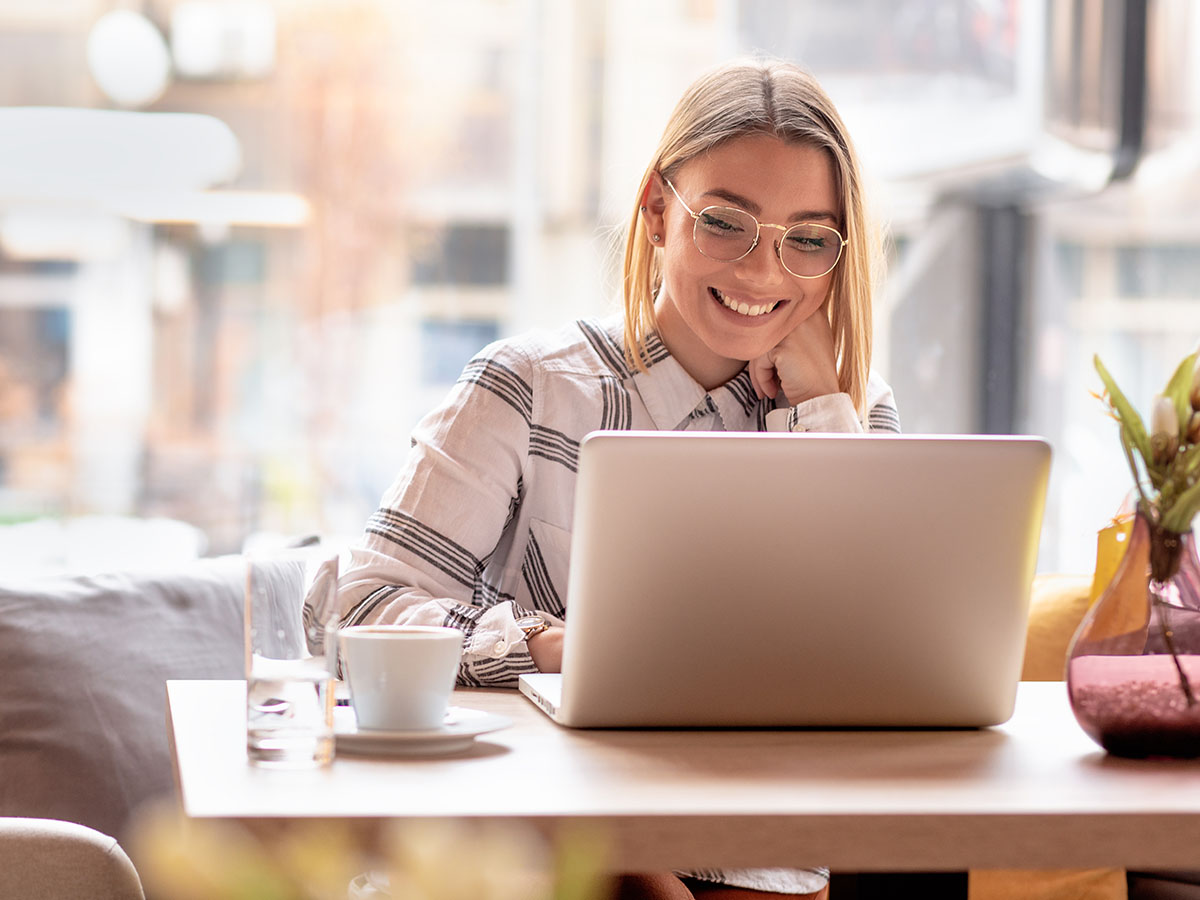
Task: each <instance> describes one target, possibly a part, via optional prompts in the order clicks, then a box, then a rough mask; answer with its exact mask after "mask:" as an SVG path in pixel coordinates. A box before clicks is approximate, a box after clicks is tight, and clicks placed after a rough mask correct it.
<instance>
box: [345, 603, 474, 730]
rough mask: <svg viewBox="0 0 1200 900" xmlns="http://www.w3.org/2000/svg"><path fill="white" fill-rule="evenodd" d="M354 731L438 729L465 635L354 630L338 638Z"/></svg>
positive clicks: (416, 629)
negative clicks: (356, 722) (348, 690)
mask: <svg viewBox="0 0 1200 900" xmlns="http://www.w3.org/2000/svg"><path fill="white" fill-rule="evenodd" d="M338 640H339V644H340V648H341V653H342V667H343V670H344V672H345V675H346V680H347V682H348V683H349V685H350V702H351V703H352V704H353V706H354V714H355V716H356V717H357V719H358V727H359V728H360V729H363V730H367V731H416V730H428V729H431V728H437V727H438V726H440V725H441V724H442V721H443V719H445V717H446V710H447V708H448V707H449V705H450V693H451V691H453V690H454V679H455V677H456V676H457V674H458V664H459V660H460V659H461V657H462V643H463V634H462V632H461V631H459V630H458V629H457V628H441V627H438V626H434V625H352V626H350V627H349V628H343V629H341V630H340V631H339V632H338Z"/></svg>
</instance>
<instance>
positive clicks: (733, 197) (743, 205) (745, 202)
mask: <svg viewBox="0 0 1200 900" xmlns="http://www.w3.org/2000/svg"><path fill="white" fill-rule="evenodd" d="M701 196H704V197H716V198H717V199H718V200H723V201H725V202H726V203H729V204H731V205H733V206H736V207H738V209H744V210H745V211H746V212H748V213H750V215H752V216H755V217H758V216H761V215H762V207H761V206H759V205H758V204H757V203H755V202H754V201H753V200H751V199H750V198H749V197H743V196H742V195H741V194H737V193H734V192H733V191H727V190H725V189H724V188H713V189H712V190H711V191H705V192H704V193H703V194H702V195H701ZM819 219H827V220H828V221H830V222H836V221H837V220H838V217H837V216H835V215H834V214H833V213H832V212H830V211H829V210H827V209H802V210H800V211H798V212H794V213H792V214H791V215H790V216H789V217H788V219H787V221H789V222H812V221H816V220H819Z"/></svg>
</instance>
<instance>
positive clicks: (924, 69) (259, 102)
mask: <svg viewBox="0 0 1200 900" xmlns="http://www.w3.org/2000/svg"><path fill="white" fill-rule="evenodd" d="M1197 47H1200V11H1198V10H1196V9H1195V7H1194V5H1193V4H1192V3H1191V2H1189V0H896V2H885V0H791V2H780V0H654V2H646V0H609V2H603V0H444V2H441V3H437V4H427V3H417V2H407V0H404V2H401V0H141V2H114V0H41V2H39V3H36V4H32V3H28V2H26V0H0V523H7V524H10V525H13V524H21V523H30V522H44V521H47V520H52V521H66V520H71V519H75V518H77V517H81V516H85V517H86V516H98V515H99V516H115V517H121V518H129V517H134V518H137V519H158V518H162V519H169V520H175V521H178V522H183V523H187V524H188V525H190V526H192V529H193V530H194V533H195V534H196V535H198V536H199V538H200V541H199V543H200V547H201V552H207V553H220V552H229V551H235V550H238V549H240V548H241V547H242V546H243V544H244V542H245V541H246V540H247V538H249V537H251V536H252V535H256V534H261V533H263V532H273V533H284V534H303V533H309V532H319V533H332V534H353V533H356V532H357V531H358V530H359V529H360V528H361V527H362V525H363V523H364V522H365V520H366V518H367V516H368V515H369V514H370V513H371V511H372V510H373V509H374V506H375V504H376V502H377V500H378V498H379V496H380V494H381V492H382V491H383V489H384V488H385V487H386V485H387V483H388V482H389V481H390V479H391V478H392V476H393V475H394V474H395V473H396V472H397V471H398V469H399V468H400V465H401V462H402V460H403V457H404V454H405V453H406V451H407V448H408V435H409V431H410V430H411V428H412V425H413V424H414V423H415V421H416V420H417V418H419V416H420V415H421V414H422V413H423V412H425V411H426V410H428V409H429V407H431V406H432V405H433V404H434V403H436V402H437V401H438V400H439V399H440V398H441V397H442V396H443V395H444V393H445V392H446V390H447V389H448V387H449V385H450V384H451V383H452V382H453V381H454V380H455V378H456V377H457V375H458V373H459V371H460V370H461V368H462V366H463V364H464V363H465V362H466V361H467V360H468V359H469V358H470V356H471V355H473V354H474V353H475V352H476V351H477V350H478V349H480V348H481V347H482V346H483V345H484V344H486V343H488V342H489V341H491V340H494V339H496V338H497V337H501V336H504V335H508V334H512V333H514V332H518V331H522V330H525V329H529V328H536V327H546V326H554V325H557V324H559V323H561V322H563V321H565V320H567V319H569V318H572V317H576V316H581V315H592V314H597V313H605V312H608V311H611V310H615V309H617V308H618V305H617V284H618V277H619V275H618V267H619V246H620V244H621V238H622V233H623V228H624V226H625V223H626V222H627V220H628V217H629V215H630V213H631V211H632V207H633V202H634V197H633V196H632V191H633V190H634V189H635V187H636V184H637V181H638V178H639V176H640V174H641V171H642V169H643V167H644V166H645V164H646V162H647V160H648V158H649V155H650V153H651V152H652V150H653V148H654V145H655V144H656V143H657V140H658V137H659V134H660V132H661V129H662V127H663V125H664V124H665V121H666V118H667V116H668V114H669V112H670V110H671V108H672V106H673V105H674V103H675V101H676V100H677V98H678V96H679V94H680V92H681V91H682V89H683V88H684V87H685V86H686V85H687V84H688V83H689V82H690V81H691V80H692V79H693V78H694V77H695V76H696V75H697V74H699V72H701V71H702V70H704V69H706V68H708V67H710V66H712V65H714V64H716V63H718V62H721V61H724V60H726V59H728V58H730V57H733V56H737V55H740V54H748V53H754V52H766V53H770V54H773V55H778V56H782V57H785V58H788V59H792V60H795V61H797V62H799V63H800V64H801V65H803V66H805V67H806V68H808V69H810V70H811V71H813V72H814V73H815V74H816V75H817V76H818V77H819V78H820V79H821V80H822V82H823V83H824V84H825V85H826V87H827V88H828V89H829V91H830V93H831V94H832V95H833V97H834V99H835V101H836V102H837V103H838V105H839V107H840V108H841V110H842V112H843V114H844V116H845V118H846V119H847V121H848V123H849V125H850V128H851V131H852V133H853V135H854V136H855V139H856V141H857V143H858V146H859V150H860V153H861V155H862V156H863V158H864V161H865V164H866V169H867V173H868V176H869V179H870V181H871V192H872V194H871V195H872V197H873V200H874V205H875V207H876V210H875V211H876V213H877V215H878V216H879V218H880V220H881V221H882V222H884V223H885V224H886V225H887V226H888V227H889V229H890V233H891V244H890V248H891V260H890V268H889V272H888V275H887V278H886V280H885V282H884V283H883V284H882V285H881V289H880V292H879V295H878V299H877V326H878V327H877V335H876V346H877V356H876V367H877V368H878V369H879V370H880V371H881V372H882V373H883V374H884V375H885V376H886V377H888V378H889V379H890V381H891V382H892V384H893V386H894V387H895V390H896V394H897V397H898V400H899V404H900V411H901V417H902V421H903V424H904V427H905V430H906V431H909V432H1026V433H1040V434H1044V435H1046V436H1047V437H1048V438H1049V439H1050V440H1051V442H1052V443H1053V445H1054V450H1055V462H1054V472H1053V475H1052V482H1051V495H1050V502H1049V507H1048V509H1047V519H1046V528H1045V537H1044V540H1043V545H1042V548H1041V559H1040V563H1039V566H1040V568H1041V569H1042V570H1047V571H1048V570H1072V571H1087V570H1089V569H1090V567H1091V565H1092V563H1093V559H1094V547H1095V532H1096V530H1097V529H1098V528H1099V527H1101V526H1103V525H1104V524H1105V523H1106V522H1107V521H1108V519H1109V518H1110V517H1111V516H1112V515H1113V514H1114V513H1115V512H1116V511H1117V508H1118V506H1119V505H1120V503H1121V502H1122V500H1123V498H1124V495H1125V493H1126V491H1127V489H1128V488H1129V486H1130V483H1129V476H1128V474H1127V472H1126V470H1125V463H1124V460H1123V458H1122V457H1121V454H1120V449H1119V444H1118V442H1117V439H1116V434H1115V430H1114V429H1115V426H1114V425H1113V423H1112V422H1111V421H1110V420H1109V419H1107V418H1106V417H1105V415H1104V413H1103V409H1102V407H1101V405H1100V404H1099V403H1098V402H1097V401H1096V400H1095V399H1094V398H1093V397H1092V396H1090V394H1089V391H1092V390H1098V389H1099V381H1098V379H1097V378H1096V376H1095V374H1094V371H1093V368H1092V362H1091V357H1092V354H1093V353H1099V354H1100V355H1101V356H1102V357H1103V358H1104V359H1105V361H1106V363H1107V364H1108V366H1109V368H1110V369H1111V370H1112V371H1113V373H1114V375H1115V376H1116V377H1117V379H1118V381H1119V382H1120V383H1121V384H1122V385H1123V386H1124V387H1125V388H1126V390H1127V392H1128V393H1129V394H1130V395H1131V397H1132V398H1133V399H1134V402H1135V403H1137V404H1138V405H1139V407H1140V408H1143V409H1145V408H1146V407H1148V405H1149V401H1150V398H1151V396H1152V394H1153V393H1154V392H1155V391H1156V390H1158V389H1160V388H1161V386H1162V384H1164V383H1165V381H1166V379H1167V377H1168V375H1169V374H1170V372H1169V369H1170V367H1171V366H1172V365H1173V364H1174V363H1175V362H1176V361H1178V359H1179V358H1181V357H1182V356H1183V355H1184V354H1185V353H1186V352H1188V351H1190V349H1191V348H1192V347H1193V346H1194V345H1195V344H1196V342H1197V339H1198V338H1200V303H1198V302H1197V301H1198V300H1200V214H1198V213H1197V210H1200V65H1198V64H1197V61H1196V60H1197V57H1198V56H1200V54H1198V53H1197ZM110 533H116V532H110ZM123 540H128V539H127V538H123ZM3 547H4V545H3V543H2V542H0V553H3V552H4V550H3ZM18 562H19V560H14V559H12V558H11V556H10V558H9V559H8V560H7V561H5V564H6V565H14V564H17V563H18Z"/></svg>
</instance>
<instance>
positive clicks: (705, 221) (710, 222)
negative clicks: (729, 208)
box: [700, 213, 742, 232]
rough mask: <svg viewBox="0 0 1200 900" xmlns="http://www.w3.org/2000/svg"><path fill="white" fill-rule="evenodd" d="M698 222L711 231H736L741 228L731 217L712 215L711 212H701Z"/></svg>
mask: <svg viewBox="0 0 1200 900" xmlns="http://www.w3.org/2000/svg"><path fill="white" fill-rule="evenodd" d="M700 224H701V225H703V226H704V227H705V228H708V229H710V230H712V231H720V232H737V231H741V230H742V228H741V226H739V225H738V223H737V222H735V221H733V220H732V219H726V218H722V217H721V216H714V215H713V214H712V213H701V214H700Z"/></svg>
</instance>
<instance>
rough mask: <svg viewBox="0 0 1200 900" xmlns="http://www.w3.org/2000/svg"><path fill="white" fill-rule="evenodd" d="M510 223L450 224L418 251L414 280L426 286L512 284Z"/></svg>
mask: <svg viewBox="0 0 1200 900" xmlns="http://www.w3.org/2000/svg"><path fill="white" fill-rule="evenodd" d="M508 254H509V228H508V226H507V225H472V224H454V225H448V226H447V227H446V228H445V229H442V230H441V231H439V232H438V233H437V234H436V235H430V236H427V239H426V240H425V241H423V242H422V243H420V244H419V245H418V246H417V247H416V248H415V251H414V257H413V260H412V280H413V283H414V284H418V285H423V286H432V285H447V284H456V285H464V286H479V287H483V286H493V285H504V284H507V283H508Z"/></svg>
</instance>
